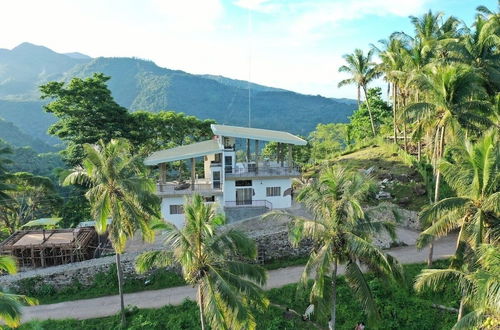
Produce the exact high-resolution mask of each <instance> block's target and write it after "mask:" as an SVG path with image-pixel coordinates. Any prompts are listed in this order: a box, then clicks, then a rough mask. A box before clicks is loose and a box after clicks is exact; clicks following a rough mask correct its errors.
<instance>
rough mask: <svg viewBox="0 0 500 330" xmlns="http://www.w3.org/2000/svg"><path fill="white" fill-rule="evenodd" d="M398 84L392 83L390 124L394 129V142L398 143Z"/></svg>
mask: <svg viewBox="0 0 500 330" xmlns="http://www.w3.org/2000/svg"><path fill="white" fill-rule="evenodd" d="M397 89H398V85H397V84H396V83H393V84H392V126H393V131H394V144H396V145H397V144H398V130H397V127H396V97H397V96H396V93H397Z"/></svg>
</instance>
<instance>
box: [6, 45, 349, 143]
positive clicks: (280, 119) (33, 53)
mask: <svg viewBox="0 0 500 330" xmlns="http://www.w3.org/2000/svg"><path fill="white" fill-rule="evenodd" d="M75 54H77V55H75ZM94 72H103V73H104V74H106V75H109V76H111V77H112V78H111V80H110V81H109V87H110V89H111V91H112V92H113V96H114V98H115V99H116V101H117V102H118V103H119V104H120V105H122V106H124V107H126V108H128V109H130V110H131V111H134V110H149V111H159V110H174V111H178V112H184V113H186V114H190V115H195V116H197V117H199V118H200V119H207V118H212V119H215V120H216V121H217V122H219V123H223V124H231V125H244V126H246V125H248V89H247V85H248V84H247V82H245V81H240V80H234V79H229V78H225V77H221V76H212V75H193V74H189V73H186V72H183V71H178V70H170V69H166V68H161V67H159V66H157V65H156V64H154V63H153V62H151V61H145V60H141V59H136V58H103V57H100V58H90V57H88V56H86V55H83V54H79V53H70V54H59V53H56V52H53V51H52V50H50V49H48V48H46V47H42V46H35V45H32V44H29V43H23V44H21V45H19V46H18V47H16V48H14V49H12V50H6V49H0V117H2V118H4V119H5V120H7V121H10V122H12V123H13V124H14V125H15V126H17V127H18V128H19V129H20V130H22V131H23V132H24V133H25V134H27V135H31V136H33V137H35V138H37V139H41V140H42V141H44V142H45V143H49V144H54V139H53V138H50V137H48V136H47V135H46V134H44V133H43V132H45V131H46V129H47V128H48V126H49V125H50V124H51V123H52V122H53V120H54V119H53V118H51V116H50V115H48V114H46V113H44V111H43V110H42V103H41V102H40V100H39V99H38V96H39V93H38V86H39V85H40V84H43V83H45V82H47V81H51V80H69V79H71V78H72V77H88V76H91V75H92V73H94ZM251 90H252V95H251V100H252V102H251V103H252V107H251V117H252V126H253V127H259V128H272V129H279V130H287V131H290V132H293V133H296V134H301V135H307V134H308V133H309V132H310V131H312V130H313V129H314V128H315V126H316V125H317V124H318V123H330V122H347V117H348V116H349V115H350V114H351V113H352V111H353V110H354V108H355V102H351V101H350V100H345V99H342V100H336V99H331V98H325V97H321V96H312V95H303V94H298V93H294V92H290V91H286V90H283V89H279V88H271V87H266V86H261V85H257V84H251ZM27 121H29V123H27ZM11 142H12V141H11Z"/></svg>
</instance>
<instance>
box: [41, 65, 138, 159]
mask: <svg viewBox="0 0 500 330" xmlns="http://www.w3.org/2000/svg"><path fill="white" fill-rule="evenodd" d="M109 79H110V77H107V76H105V75H104V74H102V73H94V75H93V76H92V77H90V78H86V79H81V78H73V79H72V80H71V81H70V82H69V83H67V84H66V83H64V82H57V81H52V82H49V83H47V84H45V85H42V86H40V91H41V97H42V99H51V100H52V101H51V102H50V103H49V104H47V105H46V106H44V108H45V111H47V112H49V113H52V114H54V115H55V116H56V117H57V118H58V119H59V120H58V121H57V122H56V123H55V124H53V125H52V126H51V127H50V128H49V133H50V134H53V135H55V136H57V137H59V138H60V139H62V140H64V141H67V143H68V146H67V148H66V150H65V151H64V153H63V154H64V157H65V159H66V160H67V162H68V163H69V164H70V165H71V166H74V165H77V164H79V163H80V162H81V160H82V159H83V157H84V151H83V147H82V146H83V144H85V143H96V142H97V141H99V140H103V141H106V142H108V141H110V140H111V139H113V138H120V137H125V138H127V137H129V116H128V112H127V109H125V108H124V107H122V106H120V105H119V104H118V103H116V102H115V101H114V99H113V96H112V95H111V91H110V90H109V88H108V86H107V85H106V82H107V81H108V80H109Z"/></svg>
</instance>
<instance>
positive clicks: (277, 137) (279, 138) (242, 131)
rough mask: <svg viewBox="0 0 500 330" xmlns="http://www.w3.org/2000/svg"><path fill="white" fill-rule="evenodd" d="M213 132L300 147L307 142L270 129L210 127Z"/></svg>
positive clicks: (213, 125)
mask: <svg viewBox="0 0 500 330" xmlns="http://www.w3.org/2000/svg"><path fill="white" fill-rule="evenodd" d="M210 127H211V128H212V132H214V134H216V135H221V136H228V137H235V138H243V139H252V140H260V141H271V142H281V143H287V144H295V145H299V146H304V145H306V144H307V142H306V141H305V140H303V139H301V138H299V137H298V136H295V135H293V134H290V133H288V132H282V131H273V130H270V129H262V128H250V127H238V126H227V125H215V124H212V125H210Z"/></svg>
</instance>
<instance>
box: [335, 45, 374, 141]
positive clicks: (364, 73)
mask: <svg viewBox="0 0 500 330" xmlns="http://www.w3.org/2000/svg"><path fill="white" fill-rule="evenodd" d="M372 56H373V49H371V50H370V51H368V53H367V54H366V56H365V55H364V54H363V51H362V50H361V49H355V50H354V53H353V54H346V55H344V56H343V57H344V60H345V61H346V62H347V65H342V66H341V67H340V68H339V72H345V73H348V74H350V75H351V77H350V78H348V79H344V80H342V81H341V82H339V84H338V87H342V86H345V85H353V84H354V85H356V86H357V88H358V105H359V103H360V89H363V92H364V94H365V100H366V101H367V102H366V106H367V108H368V114H369V116H370V124H371V129H372V134H373V136H375V135H376V134H375V123H374V122H373V116H372V111H371V105H370V102H368V100H369V99H368V92H367V88H368V84H369V83H370V82H371V81H373V80H374V79H375V78H377V77H378V76H379V75H380V73H379V71H378V70H377V69H376V66H375V63H374V62H372Z"/></svg>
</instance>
